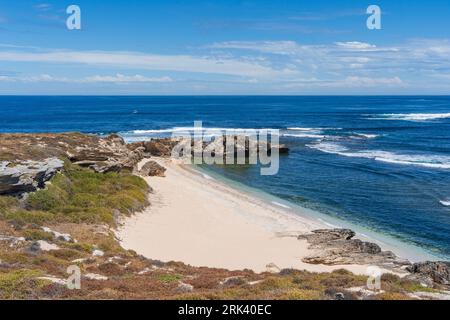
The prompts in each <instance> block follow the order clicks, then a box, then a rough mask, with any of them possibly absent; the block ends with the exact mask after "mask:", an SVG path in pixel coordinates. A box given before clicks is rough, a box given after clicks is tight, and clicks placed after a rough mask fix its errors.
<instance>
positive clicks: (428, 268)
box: [406, 261, 450, 288]
mask: <svg viewBox="0 0 450 320" xmlns="http://www.w3.org/2000/svg"><path fill="white" fill-rule="evenodd" d="M406 270H407V271H409V272H411V274H412V278H415V279H417V280H419V281H420V282H423V283H425V284H428V285H429V284H430V283H433V282H434V283H437V284H439V285H443V286H446V287H448V288H450V262H442V261H435V262H432V261H427V262H420V263H414V264H413V265H411V266H409V267H407V268H406Z"/></svg>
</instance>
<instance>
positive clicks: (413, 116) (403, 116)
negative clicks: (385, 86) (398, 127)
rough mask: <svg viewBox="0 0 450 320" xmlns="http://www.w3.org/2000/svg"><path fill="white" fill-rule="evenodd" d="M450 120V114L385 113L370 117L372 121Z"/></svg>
mask: <svg viewBox="0 0 450 320" xmlns="http://www.w3.org/2000/svg"><path fill="white" fill-rule="evenodd" d="M448 118H450V113H384V114H379V115H377V116H375V117H369V119H372V120H404V121H416V122H421V121H431V120H439V119H448Z"/></svg>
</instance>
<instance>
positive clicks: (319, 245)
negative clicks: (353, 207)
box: [298, 229, 403, 265]
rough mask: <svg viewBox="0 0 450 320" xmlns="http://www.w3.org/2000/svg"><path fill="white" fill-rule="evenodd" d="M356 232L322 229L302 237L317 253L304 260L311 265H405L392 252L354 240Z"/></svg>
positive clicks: (300, 237)
mask: <svg viewBox="0 0 450 320" xmlns="http://www.w3.org/2000/svg"><path fill="white" fill-rule="evenodd" d="M354 236H355V232H354V231H352V230H349V229H321V230H314V231H313V232H312V233H310V234H305V235H300V236H298V239H306V240H307V241H308V243H310V248H311V249H318V250H317V253H314V254H312V255H310V256H307V257H305V258H303V259H302V260H303V261H304V262H307V263H311V264H326V265H338V264H383V265H387V264H396V265H401V264H403V262H402V261H400V260H399V259H397V257H396V256H395V255H394V254H393V253H392V252H390V251H382V250H381V248H380V247H379V246H378V245H377V244H375V243H371V242H365V241H361V240H359V239H353V237H354Z"/></svg>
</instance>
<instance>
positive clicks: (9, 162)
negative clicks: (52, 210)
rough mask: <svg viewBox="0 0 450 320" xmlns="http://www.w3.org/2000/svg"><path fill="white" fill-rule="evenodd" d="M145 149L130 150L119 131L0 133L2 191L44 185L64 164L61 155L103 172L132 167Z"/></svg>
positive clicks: (21, 190) (15, 192) (9, 192)
mask: <svg viewBox="0 0 450 320" xmlns="http://www.w3.org/2000/svg"><path fill="white" fill-rule="evenodd" d="M144 153H145V147H144V146H143V145H141V146H136V147H135V148H134V149H133V150H130V149H129V148H128V147H127V145H126V144H125V142H124V140H123V139H122V138H121V137H119V136H118V135H110V136H108V137H100V136H95V135H86V134H81V133H62V134H0V194H7V195H20V194H22V193H26V192H32V191H36V190H37V189H38V188H43V187H44V186H45V182H46V181H48V180H50V179H51V178H52V177H53V176H54V175H55V174H56V172H58V170H61V169H62V168H63V165H64V163H63V161H62V159H69V160H70V161H71V162H72V163H74V164H77V165H80V166H82V167H88V168H90V169H92V170H94V171H96V172H101V173H103V172H118V171H120V170H123V169H126V170H130V171H132V170H133V169H134V168H135V166H136V164H137V163H138V162H139V161H141V160H142V159H143V157H144Z"/></svg>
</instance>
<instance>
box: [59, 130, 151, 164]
mask: <svg viewBox="0 0 450 320" xmlns="http://www.w3.org/2000/svg"><path fill="white" fill-rule="evenodd" d="M97 143H98V144H97V145H82V146H79V147H77V148H76V150H75V152H74V153H73V154H71V153H69V152H66V154H67V156H68V157H69V159H70V160H71V161H72V162H73V163H74V164H77V165H80V166H84V167H89V168H91V169H93V170H95V171H96V172H118V171H120V170H122V169H127V170H130V171H132V170H133V168H134V167H135V166H136V164H137V163H138V162H139V161H141V160H142V159H143V157H144V151H145V149H144V148H143V147H138V148H136V149H134V150H130V149H128V148H127V146H126V144H125V142H124V140H123V139H122V138H121V137H119V136H117V135H110V136H108V137H106V138H99V139H98V142H97Z"/></svg>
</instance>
